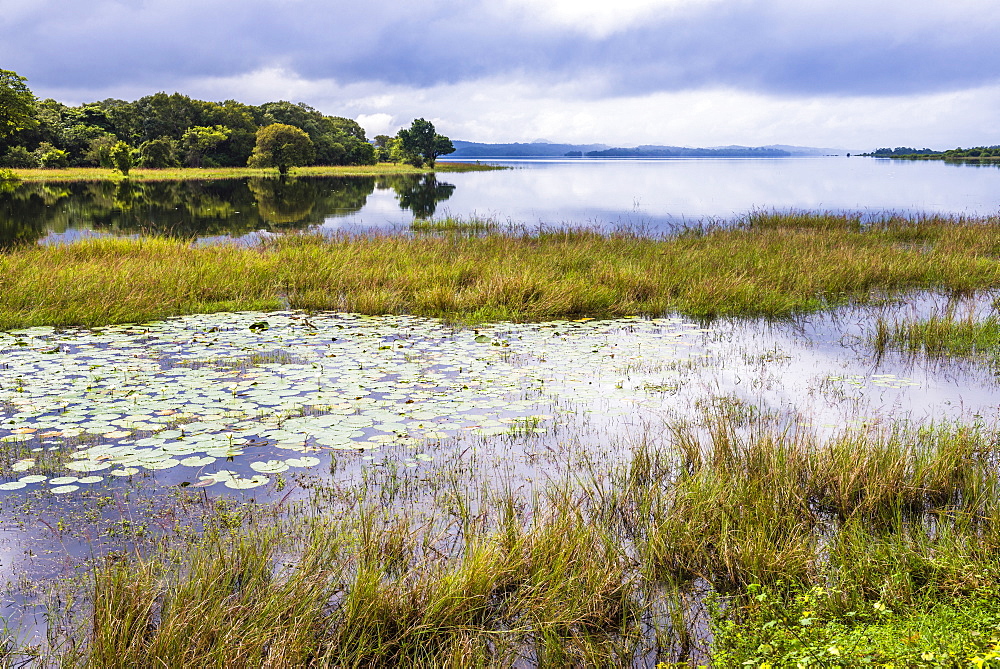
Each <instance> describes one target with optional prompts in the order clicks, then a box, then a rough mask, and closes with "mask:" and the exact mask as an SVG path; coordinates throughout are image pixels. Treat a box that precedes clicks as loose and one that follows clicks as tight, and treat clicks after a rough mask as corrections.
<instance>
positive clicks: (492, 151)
mask: <svg viewBox="0 0 1000 669" xmlns="http://www.w3.org/2000/svg"><path fill="white" fill-rule="evenodd" d="M452 145H453V146H454V147H455V153H450V154H448V155H447V156H446V157H445V158H444V159H445V160H447V159H448V158H561V157H563V156H565V155H566V154H567V153H569V152H570V151H580V152H582V153H586V152H587V151H600V150H601V149H606V148H608V145H607V144H551V143H549V142H532V143H530V144H521V143H516V142H515V143H514V144H480V143H479V142H464V141H462V140H460V139H459V140H453V141H452Z"/></svg>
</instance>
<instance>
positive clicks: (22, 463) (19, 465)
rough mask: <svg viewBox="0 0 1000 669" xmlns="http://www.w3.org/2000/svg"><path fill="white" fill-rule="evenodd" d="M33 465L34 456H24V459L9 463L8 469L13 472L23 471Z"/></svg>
mask: <svg viewBox="0 0 1000 669" xmlns="http://www.w3.org/2000/svg"><path fill="white" fill-rule="evenodd" d="M34 466H35V459H34V458H25V459H24V460H18V461H17V462H15V463H14V464H13V465H11V467H10V470H11V471H13V472H23V471H27V470H29V469H31V468H32V467H34Z"/></svg>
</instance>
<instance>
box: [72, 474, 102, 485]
mask: <svg viewBox="0 0 1000 669" xmlns="http://www.w3.org/2000/svg"><path fill="white" fill-rule="evenodd" d="M103 480H104V477H103V476H84V477H83V478H80V479H77V481H76V482H77V483H100V482H101V481H103Z"/></svg>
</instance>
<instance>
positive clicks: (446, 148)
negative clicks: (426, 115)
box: [396, 118, 455, 167]
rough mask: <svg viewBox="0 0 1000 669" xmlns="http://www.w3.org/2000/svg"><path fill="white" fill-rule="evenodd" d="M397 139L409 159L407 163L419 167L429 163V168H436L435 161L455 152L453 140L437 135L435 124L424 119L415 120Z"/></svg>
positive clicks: (400, 132) (401, 131) (398, 134)
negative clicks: (439, 157)
mask: <svg viewBox="0 0 1000 669" xmlns="http://www.w3.org/2000/svg"><path fill="white" fill-rule="evenodd" d="M396 137H397V138H399V143H400V148H401V149H402V150H403V153H404V154H405V155H406V157H407V159H406V162H408V163H411V164H413V165H415V166H417V167H420V166H421V165H423V164H424V163H427V166H428V167H434V161H435V160H437V157H438V156H443V155H445V154H447V153H452V152H454V151H455V147H454V146H452V144H451V140H450V139H448V138H447V137H445V136H444V135H439V134H437V131H436V130H435V129H434V124H433V123H431V122H430V121H426V120H424V119H422V118H418V119H414V120H413V123H412V124H410V127H409V128H403V129H401V130H400V131H399V132H398V133H397V134H396Z"/></svg>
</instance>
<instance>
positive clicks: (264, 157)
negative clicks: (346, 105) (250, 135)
mask: <svg viewBox="0 0 1000 669" xmlns="http://www.w3.org/2000/svg"><path fill="white" fill-rule="evenodd" d="M315 158H316V147H315V146H313V142H312V140H311V139H309V135H307V134H306V133H305V131H303V130H300V129H298V128H296V127H295V126H293V125H286V124H284V123H272V124H271V125H267V126H264V127H263V128H261V129H260V130H258V131H257V145H256V146H254V147H253V153H251V154H250V159H249V160H248V161H247V165H249V166H250V167H277V168H278V173H279V174H280V175H281V176H285V175H287V174H288V170H289V169H290V168H292V167H294V166H297V165H308V164H309V163H311V162H312V161H313V160H315Z"/></svg>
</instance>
